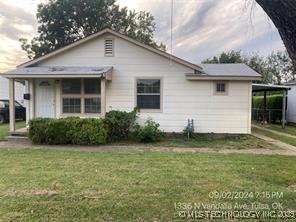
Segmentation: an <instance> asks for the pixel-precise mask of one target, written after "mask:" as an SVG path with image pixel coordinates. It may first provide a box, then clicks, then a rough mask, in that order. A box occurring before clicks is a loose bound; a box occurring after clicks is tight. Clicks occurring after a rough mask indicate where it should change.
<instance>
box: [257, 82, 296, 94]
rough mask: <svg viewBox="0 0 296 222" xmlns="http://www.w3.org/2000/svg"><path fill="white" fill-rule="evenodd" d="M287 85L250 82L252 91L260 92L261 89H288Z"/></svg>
mask: <svg viewBox="0 0 296 222" xmlns="http://www.w3.org/2000/svg"><path fill="white" fill-rule="evenodd" d="M290 89H291V87H289V86H282V85H272V84H252V91H253V92H262V91H282V90H290Z"/></svg>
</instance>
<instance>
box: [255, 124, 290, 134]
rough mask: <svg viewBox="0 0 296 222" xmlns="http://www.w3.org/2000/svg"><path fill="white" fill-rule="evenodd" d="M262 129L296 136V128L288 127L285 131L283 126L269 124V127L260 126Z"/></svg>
mask: <svg viewBox="0 0 296 222" xmlns="http://www.w3.org/2000/svg"><path fill="white" fill-rule="evenodd" d="M259 126H260V127H265V128H266V129H271V130H275V131H278V132H282V133H287V134H291V135H294V136H296V126H292V125H288V126H286V127H285V128H284V129H283V128H282V125H279V124H268V125H265V126H264V125H259Z"/></svg>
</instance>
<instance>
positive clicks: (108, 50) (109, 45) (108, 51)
mask: <svg viewBox="0 0 296 222" xmlns="http://www.w3.org/2000/svg"><path fill="white" fill-rule="evenodd" d="M113 49H114V44H113V39H105V56H113V55H114V54H113Z"/></svg>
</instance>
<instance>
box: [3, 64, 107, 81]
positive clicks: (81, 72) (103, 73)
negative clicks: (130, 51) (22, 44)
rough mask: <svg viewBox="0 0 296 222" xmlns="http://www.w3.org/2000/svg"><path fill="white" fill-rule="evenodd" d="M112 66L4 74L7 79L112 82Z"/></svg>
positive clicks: (50, 68)
mask: <svg viewBox="0 0 296 222" xmlns="http://www.w3.org/2000/svg"><path fill="white" fill-rule="evenodd" d="M112 69H113V67H112V66H100V67H89V66H83V67H81V66H79V67H76V66H47V67H24V68H17V69H15V70H12V71H8V72H5V73H3V74H2V76H3V77H5V78H93V77H106V79H107V80H111V74H112Z"/></svg>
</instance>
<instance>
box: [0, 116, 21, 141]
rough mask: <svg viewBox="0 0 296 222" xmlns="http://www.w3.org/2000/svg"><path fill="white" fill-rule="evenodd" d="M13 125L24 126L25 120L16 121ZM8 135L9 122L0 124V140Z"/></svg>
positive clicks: (18, 127)
mask: <svg viewBox="0 0 296 222" xmlns="http://www.w3.org/2000/svg"><path fill="white" fill-rule="evenodd" d="M15 126H16V128H17V129H20V128H23V127H25V126H26V122H25V121H21V122H16V124H15ZM8 135H9V123H5V124H0V141H1V140H3V139H4V138H5V137H6V136H8Z"/></svg>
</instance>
